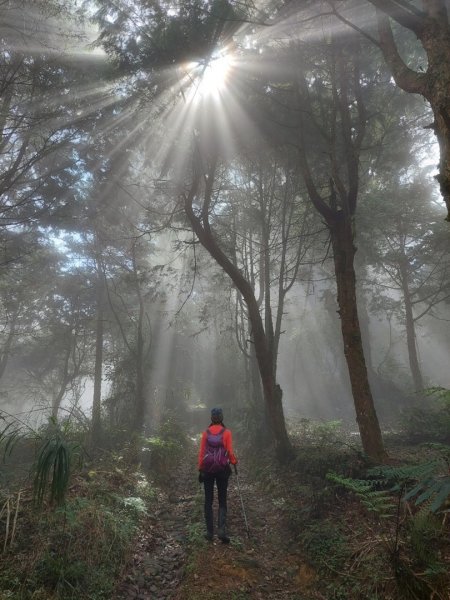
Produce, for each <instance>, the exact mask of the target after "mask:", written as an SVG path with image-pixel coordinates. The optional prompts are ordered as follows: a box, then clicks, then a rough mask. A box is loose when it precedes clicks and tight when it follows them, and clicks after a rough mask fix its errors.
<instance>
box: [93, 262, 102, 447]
mask: <svg viewBox="0 0 450 600" xmlns="http://www.w3.org/2000/svg"><path fill="white" fill-rule="evenodd" d="M97 286H98V289H97V317H96V320H97V323H96V332H95V365H94V393H93V397H92V426H91V443H92V445H93V446H97V445H98V444H99V442H100V439H101V431H102V426H101V402H102V373H103V333H104V325H103V319H104V315H103V302H104V294H103V287H104V284H103V273H102V272H101V269H99V274H98V281H97Z"/></svg>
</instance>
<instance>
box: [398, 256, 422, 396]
mask: <svg viewBox="0 0 450 600" xmlns="http://www.w3.org/2000/svg"><path fill="white" fill-rule="evenodd" d="M406 260H407V259H406V256H404V257H401V258H400V262H399V273H400V278H401V284H402V292H403V301H404V306H405V328H406V343H407V346H408V360H409V368H410V369H411V375H412V378H413V383H414V391H415V392H422V391H423V389H424V385H423V378H422V371H421V369H420V363H419V357H418V354H417V340H416V329H415V323H414V314H413V308H412V301H411V293H410V291H409V285H408V270H407V267H406V264H405V261H406Z"/></svg>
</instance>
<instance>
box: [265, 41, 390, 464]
mask: <svg viewBox="0 0 450 600" xmlns="http://www.w3.org/2000/svg"><path fill="white" fill-rule="evenodd" d="M358 48H359V46H358V44H355V43H354V42H352V43H350V42H349V41H346V42H345V43H344V42H342V41H340V40H336V39H333V38H331V39H330V41H329V44H328V48H327V49H322V48H318V49H317V48H314V46H313V47H312V48H311V54H308V49H306V50H305V51H303V52H300V50H299V49H297V48H296V49H295V51H292V50H290V52H291V55H292V54H293V55H294V56H296V60H297V64H300V65H301V67H297V68H296V69H295V71H296V73H295V74H294V75H293V76H292V79H291V80H290V81H289V80H287V81H286V80H284V81H281V82H280V83H277V79H275V83H274V84H273V86H272V93H271V95H272V96H274V97H275V98H277V97H278V101H277V102H275V106H278V107H279V106H280V105H282V106H285V107H287V108H289V107H290V111H291V112H289V110H287V111H286V112H285V114H284V116H283V122H284V123H285V124H286V125H285V127H286V133H285V134H281V135H279V134H278V139H279V142H278V143H283V135H284V138H285V142H284V143H290V144H292V145H295V146H296V147H297V149H298V160H299V169H300V172H301V174H302V177H303V180H304V184H305V187H306V190H307V193H308V195H309V197H310V200H311V202H312V204H313V206H314V207H315V209H316V210H317V211H318V212H319V214H320V215H321V216H322V217H323V219H324V221H325V223H326V225H327V228H328V230H329V233H330V240H331V247H332V255H333V262H334V271H335V276H336V285H337V300H338V305H339V315H340V319H341V330H342V338H343V341H344V353H345V357H346V361H347V366H348V372H349V376H350V381H351V387H352V393H353V398H354V404H355V410H356V418H357V422H358V426H359V430H360V433H361V440H362V444H363V448H364V450H365V452H366V453H367V454H368V455H369V456H370V457H371V458H372V459H373V460H376V461H382V460H384V459H385V450H384V445H383V441H382V437H381V430H380V426H379V422H378V418H377V414H376V410H375V406H374V402H373V397H372V393H371V389H370V385H369V380H368V374H367V367H366V364H365V358H364V350H363V345H362V338H361V330H360V325H359V319H358V309H357V300H356V276H355V269H354V258H355V253H356V247H355V244H354V238H355V231H354V225H355V213H356V207H357V201H358V192H359V183H360V182H359V163H360V157H361V152H362V144H363V140H364V138H365V136H366V129H367V119H368V116H367V109H366V104H365V102H366V98H365V96H366V94H367V84H366V85H364V86H363V84H362V79H363V76H362V70H361V64H360V61H359V59H358V55H359V52H360V51H359V50H358ZM291 60H292V59H291ZM275 77H277V75H276V74H275ZM293 98H294V99H295V105H293V100H292V99H293ZM270 99H271V98H270V96H269V101H270ZM273 105H274V101H272V110H273Z"/></svg>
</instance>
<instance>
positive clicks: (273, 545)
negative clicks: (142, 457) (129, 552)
mask: <svg viewBox="0 0 450 600" xmlns="http://www.w3.org/2000/svg"><path fill="white" fill-rule="evenodd" d="M239 478H240V485H241V492H242V498H243V502H244V506H245V508H246V513H247V518H248V523H249V529H250V537H248V536H247V533H246V527H245V520H244V517H243V512H242V508H241V502H240V499H239V495H238V489H237V481H236V477H235V476H234V475H233V476H232V477H231V479H230V485H229V494H228V505H229V508H228V529H229V534H230V537H231V543H230V544H229V545H224V544H222V542H220V541H219V540H217V538H215V540H214V541H213V542H207V541H206V540H205V539H204V537H203V534H204V522H203V489H202V486H200V485H199V484H198V483H197V480H196V472H195V471H192V470H190V471H188V470H187V469H186V470H185V471H181V472H180V473H179V477H178V480H177V481H178V484H179V485H178V488H177V490H173V491H172V492H171V493H170V492H169V493H166V494H165V495H164V496H163V497H161V498H160V500H159V502H158V506H157V508H156V510H155V511H154V512H153V513H152V514H149V515H148V518H147V519H146V520H145V523H143V525H142V528H141V530H140V532H139V535H138V536H137V540H136V548H135V552H134V554H133V557H132V559H131V561H130V564H129V565H128V567H127V568H126V572H125V573H124V576H123V580H122V582H121V583H120V585H119V587H118V589H117V594H116V596H115V599H114V600H128V599H130V600H131V599H135V600H150V599H151V600H169V599H170V600H200V599H201V600H214V599H216V598H217V599H219V598H220V600H227V599H228V600H244V599H245V598H253V599H255V600H256V599H273V600H277V599H279V600H282V599H283V600H306V599H308V600H311V599H313V598H323V596H321V595H318V594H317V595H316V593H315V592H314V583H315V580H316V574H315V573H314V571H313V570H312V569H311V568H310V567H309V566H308V565H307V564H306V563H305V562H304V560H303V559H302V556H301V555H300V554H299V552H298V550H297V549H296V548H295V547H293V546H292V544H291V536H290V535H289V523H287V522H285V521H283V519H280V511H279V510H278V509H277V506H276V501H273V500H272V497H271V494H270V490H269V491H261V489H262V486H261V485H260V484H259V483H258V482H257V481H255V480H252V479H251V477H250V475H249V473H247V472H246V471H245V469H244V470H242V472H241V471H240V475H239ZM216 501H217V500H216ZM216 508H217V507H216V505H215V510H216Z"/></svg>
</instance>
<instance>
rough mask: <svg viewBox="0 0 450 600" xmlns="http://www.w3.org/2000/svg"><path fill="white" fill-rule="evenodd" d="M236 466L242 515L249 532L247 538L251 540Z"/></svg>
mask: <svg viewBox="0 0 450 600" xmlns="http://www.w3.org/2000/svg"><path fill="white" fill-rule="evenodd" d="M233 466H234V472H235V474H236V481H237V489H238V494H239V498H240V500H241V506H242V514H243V515H244V522H245V529H246V531H247V537H248V538H250V531H249V529H248V521H247V515H246V514H245V508H244V501H243V500H242V494H241V486H240V484H239V475H238V471H237V467H236V465H233Z"/></svg>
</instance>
